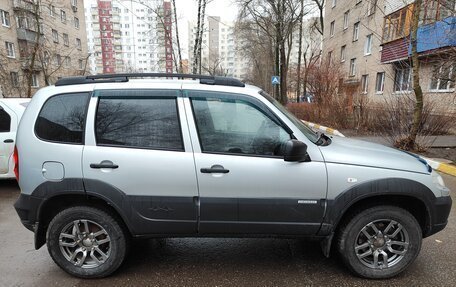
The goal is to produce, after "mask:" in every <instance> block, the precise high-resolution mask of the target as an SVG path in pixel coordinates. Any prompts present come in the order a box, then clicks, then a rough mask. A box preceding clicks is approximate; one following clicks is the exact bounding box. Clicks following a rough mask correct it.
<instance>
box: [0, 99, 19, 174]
mask: <svg viewBox="0 0 456 287" xmlns="http://www.w3.org/2000/svg"><path fill="white" fill-rule="evenodd" d="M16 129H17V118H16V115H15V114H14V112H13V111H12V110H11V109H9V108H8V107H7V106H6V105H5V104H3V103H0V175H2V174H7V173H9V159H10V157H11V155H12V154H13V150H14V141H15V139H16Z"/></svg>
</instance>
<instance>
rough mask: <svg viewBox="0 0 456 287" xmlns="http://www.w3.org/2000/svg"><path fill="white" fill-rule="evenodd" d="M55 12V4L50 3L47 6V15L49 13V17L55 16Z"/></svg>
mask: <svg viewBox="0 0 456 287" xmlns="http://www.w3.org/2000/svg"><path fill="white" fill-rule="evenodd" d="M55 14H56V11H55V6H54V5H50V6H49V15H51V17H55Z"/></svg>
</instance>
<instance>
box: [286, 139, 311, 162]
mask: <svg viewBox="0 0 456 287" xmlns="http://www.w3.org/2000/svg"><path fill="white" fill-rule="evenodd" d="M282 152H283V153H282V154H283V159H284V160H285V161H297V162H303V161H310V158H309V154H308V153H307V145H306V144H305V143H303V142H301V141H298V140H294V139H291V140H288V141H286V142H285V143H283V144H282Z"/></svg>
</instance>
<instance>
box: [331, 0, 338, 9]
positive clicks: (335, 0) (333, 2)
mask: <svg viewBox="0 0 456 287" xmlns="http://www.w3.org/2000/svg"><path fill="white" fill-rule="evenodd" d="M336 4H337V0H332V4H331V8H334V7H336Z"/></svg>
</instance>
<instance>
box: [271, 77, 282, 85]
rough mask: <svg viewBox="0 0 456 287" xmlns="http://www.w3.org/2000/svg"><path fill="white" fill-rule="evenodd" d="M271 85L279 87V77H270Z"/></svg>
mask: <svg viewBox="0 0 456 287" xmlns="http://www.w3.org/2000/svg"><path fill="white" fill-rule="evenodd" d="M271 83H272V84H273V85H280V79H279V76H272V77H271Z"/></svg>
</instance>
